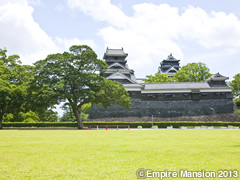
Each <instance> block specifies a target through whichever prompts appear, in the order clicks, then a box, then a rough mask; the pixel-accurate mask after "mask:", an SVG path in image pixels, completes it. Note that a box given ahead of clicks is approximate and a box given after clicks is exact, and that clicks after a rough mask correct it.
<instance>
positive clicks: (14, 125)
mask: <svg viewBox="0 0 240 180" xmlns="http://www.w3.org/2000/svg"><path fill="white" fill-rule="evenodd" d="M83 124H84V126H86V127H90V126H91V127H92V128H96V127H97V126H98V127H99V128H100V127H106V126H109V127H117V125H118V126H119V128H121V127H128V126H130V127H131V128H137V127H138V126H142V127H143V128H151V127H152V123H151V122H84V123H83ZM153 125H154V126H158V127H159V128H166V127H167V126H172V127H173V128H179V127H181V126H188V127H189V126H190V127H194V126H215V127H221V126H225V127H227V126H237V127H240V122H189V121H184V122H182V121H181V122H155V123H153ZM11 127H12V128H27V127H37V128H40V127H42V128H50V127H66V128H76V127H77V122H39V123H23V122H14V123H13V122H10V123H3V128H11Z"/></svg>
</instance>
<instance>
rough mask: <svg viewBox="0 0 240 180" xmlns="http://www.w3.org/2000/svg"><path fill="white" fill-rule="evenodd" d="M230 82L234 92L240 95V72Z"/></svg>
mask: <svg viewBox="0 0 240 180" xmlns="http://www.w3.org/2000/svg"><path fill="white" fill-rule="evenodd" d="M233 78H234V79H233V80H232V82H230V86H232V87H233V94H234V95H236V96H237V95H240V73H238V74H236V75H235V76H234V77H233Z"/></svg>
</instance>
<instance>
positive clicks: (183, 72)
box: [173, 62, 212, 82]
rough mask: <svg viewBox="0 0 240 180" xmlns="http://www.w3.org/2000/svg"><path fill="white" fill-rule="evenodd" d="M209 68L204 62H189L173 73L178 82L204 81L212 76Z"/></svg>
mask: <svg viewBox="0 0 240 180" xmlns="http://www.w3.org/2000/svg"><path fill="white" fill-rule="evenodd" d="M209 71H210V70H209V68H208V67H207V66H206V65H205V64H204V63H201V62H199V63H189V64H187V65H186V66H183V67H182V68H181V69H180V70H179V71H178V72H177V73H175V74H174V75H173V79H174V80H175V81H176V82H203V81H205V80H206V79H208V78H210V77H211V75H212V74H211V73H210V72H209Z"/></svg>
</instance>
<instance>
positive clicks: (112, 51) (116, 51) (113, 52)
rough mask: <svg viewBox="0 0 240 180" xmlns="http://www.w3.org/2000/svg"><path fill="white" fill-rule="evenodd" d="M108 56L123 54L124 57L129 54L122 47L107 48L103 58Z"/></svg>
mask: <svg viewBox="0 0 240 180" xmlns="http://www.w3.org/2000/svg"><path fill="white" fill-rule="evenodd" d="M107 56H115V57H116V56H123V57H127V56H128V54H127V53H125V52H124V51H123V48H122V49H108V48H107V50H106V52H105V53H104V55H103V59H106V57H107Z"/></svg>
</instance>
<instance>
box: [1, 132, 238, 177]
mask: <svg viewBox="0 0 240 180" xmlns="http://www.w3.org/2000/svg"><path fill="white" fill-rule="evenodd" d="M139 168H145V169H153V170H154V171H163V170H165V169H167V170H169V171H179V170H180V169H188V170H189V171H194V170H195V171H196V170H198V171H200V170H202V169H204V170H206V171H215V172H217V170H219V169H228V170H230V169H237V170H240V131H239V130H139V131H134V130H130V131H128V130H121V131H117V130H114V131H110V130H108V131H106V130H102V131H100V130H99V131H96V130H91V131H90V130H84V131H80V130H19V131H17V130H1V131H0V179H24V180H25V179H137V177H136V171H137V170H138V169H139ZM154 179H155V178H154ZM157 179H158V178H157ZM169 179H171V178H169ZM177 179H183V178H177ZM195 179H198V178H195ZM199 179H200V178H199ZM216 179H218V178H216ZM225 179H234V178H224V180H225ZM235 179H236V178H235Z"/></svg>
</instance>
